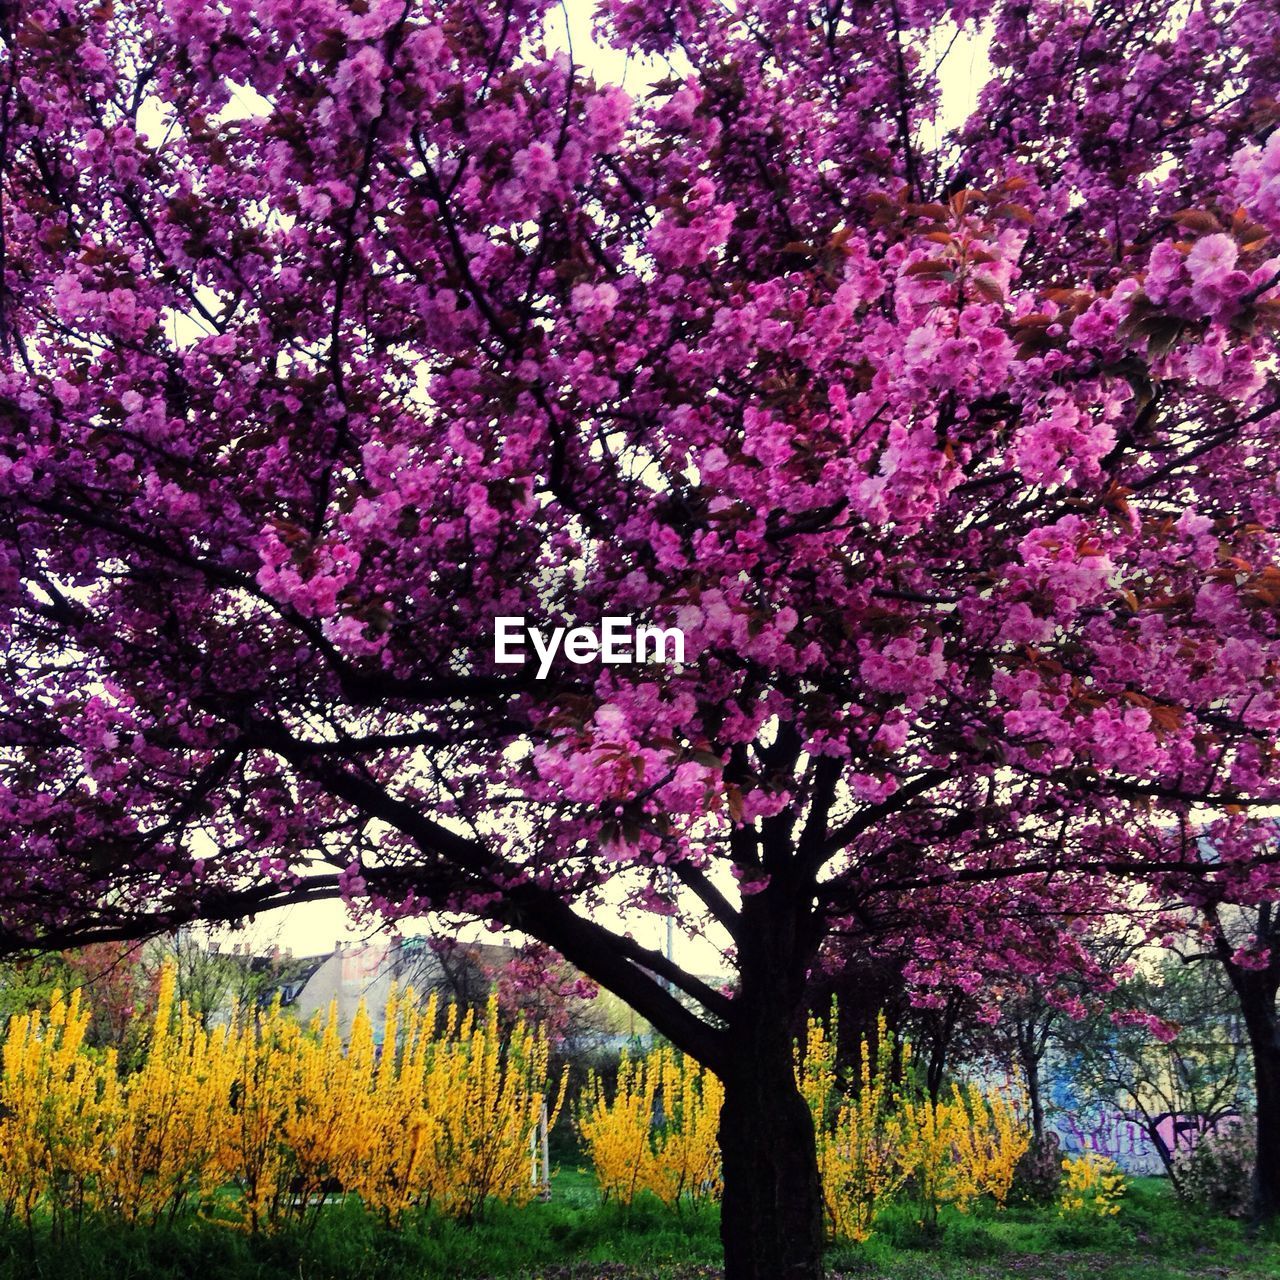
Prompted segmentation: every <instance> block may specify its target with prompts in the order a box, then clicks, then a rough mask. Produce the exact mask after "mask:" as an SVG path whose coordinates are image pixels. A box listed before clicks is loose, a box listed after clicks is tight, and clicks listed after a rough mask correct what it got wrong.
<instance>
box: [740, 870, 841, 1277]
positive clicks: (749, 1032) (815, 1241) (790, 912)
mask: <svg viewBox="0 0 1280 1280" xmlns="http://www.w3.org/2000/svg"><path fill="white" fill-rule="evenodd" d="M797 934H798V922H797V919H796V915H795V906H794V903H793V902H788V901H787V900H786V899H785V897H783V898H782V900H781V901H779V900H777V899H774V898H773V895H772V894H771V893H769V892H767V891H766V892H765V893H762V894H759V895H758V896H756V897H754V898H749V899H748V900H747V902H746V903H744V905H743V929H742V935H741V942H740V946H739V951H738V965H739V968H738V973H739V983H740V985H739V989H738V996H737V999H736V1000H735V1001H734V1010H733V1014H732V1016H731V1018H730V1020H729V1023H728V1026H727V1027H726V1041H725V1056H724V1060H723V1064H722V1067H723V1069H722V1071H721V1079H722V1081H723V1083H724V1105H723V1107H722V1108H721V1111H720V1135H719V1136H720V1155H721V1160H722V1165H723V1169H724V1199H723V1203H722V1206H721V1214H720V1235H721V1239H722V1240H723V1241H724V1263H725V1280H820V1277H821V1276H822V1238H823V1233H822V1212H823V1211H822V1187H821V1183H820V1181H819V1178H818V1156H817V1147H816V1143H815V1139H814V1131H813V1119H812V1117H811V1116H810V1114H809V1107H808V1105H807V1103H806V1102H805V1100H804V1098H803V1097H801V1095H800V1091H799V1088H798V1087H797V1085H796V1076H795V1048H794V1036H795V1034H796V1032H797V1031H798V1027H797V1026H796V1025H795V1024H796V1022H797V1021H798V1020H799V1018H800V1017H801V1015H802V1013H803V1009H804V991H805V977H806V957H805V956H804V955H803V950H802V945H801V944H800V943H798V941H797Z"/></svg>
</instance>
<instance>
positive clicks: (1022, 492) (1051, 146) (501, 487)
mask: <svg viewBox="0 0 1280 1280" xmlns="http://www.w3.org/2000/svg"><path fill="white" fill-rule="evenodd" d="M1139 11H1140V12H1139ZM552 12H553V10H552V8H551V6H549V5H547V4H545V3H541V2H539V0H448V2H445V3H441V4H432V5H419V4H417V3H415V2H414V0H288V3H279V2H278V0H258V2H253V0H227V2H226V3H214V0H106V2H105V3H89V2H87V0H31V2H30V3H27V4H24V5H20V6H14V5H11V6H8V7H7V8H5V9H4V10H3V16H0V28H2V34H3V45H2V46H0V48H2V51H3V52H2V57H3V61H2V62H0V169H2V170H3V174H4V178H3V194H4V211H3V243H2V245H0V257H2V266H0V269H2V272H3V274H2V276H0V343H2V356H0V615H2V617H3V625H4V627H5V630H6V634H7V636H8V644H7V652H6V654H5V657H4V661H3V666H2V667H0V815H3V823H2V825H0V932H2V933H3V935H4V937H5V938H6V939H7V940H8V942H9V944H10V945H14V944H17V943H20V942H22V941H24V940H29V939H33V938H41V937H43V938H50V939H57V938H59V937H66V936H71V935H73V934H75V933H76V932H77V931H79V932H81V933H87V934H88V935H89V936H111V935H112V933H113V932H124V931H127V930H129V929H132V928H137V927H139V921H143V920H149V921H155V922H160V923H163V922H166V921H176V920H180V919H184V918H187V917H190V916H193V915H204V916H206V917H210V918H226V917H229V916H235V915H236V914H238V913H242V912H244V911H246V910H252V909H254V908H255V907H260V906H264V905H270V904H272V903H280V902H288V901H297V900H302V899H305V898H307V897H312V896H317V895H319V894H322V893H328V894H333V893H341V894H343V895H345V896H346V897H348V898H349V899H351V900H353V901H354V902H356V903H359V904H364V905H366V906H369V907H371V908H372V909H375V910H377V911H381V912H384V913H386V914H387V915H389V916H393V917H394V916H397V915H406V914H413V913H416V912H421V911H423V910H425V909H427V908H429V907H450V908H455V909H459V910H465V911H469V912H473V913H478V914H480V915H484V916H488V917H490V918H492V919H494V920H497V921H500V922H503V923H507V924H513V925H517V926H519V927H522V928H524V929H525V930H526V931H528V932H530V933H533V934H534V935H536V936H537V937H539V938H540V939H542V940H543V941H545V942H548V943H551V944H552V945H555V946H557V947H558V948H560V949H561V950H562V951H564V952H565V953H566V954H567V955H568V956H569V957H570V958H571V959H573V960H575V961H576V962H577V963H579V964H580V965H581V967H583V968H584V969H586V970H587V972H589V973H590V974H591V976H592V977H594V978H596V979H598V980H600V981H601V982H603V983H605V984H606V985H609V986H611V987H612V988H613V989H614V990H617V991H619V992H620V993H622V994H624V995H625V996H627V997H628V998H629V999H631V1000H632V1001H633V1002H634V1003H636V1004H637V1005H638V1006H639V1007H640V1008H641V1009H642V1011H644V1012H646V1013H648V1014H649V1015H650V1016H652V1017H655V1018H659V1019H663V1020H664V1021H663V1025H664V1029H666V1030H668V1033H669V1034H671V1035H672V1037H673V1038H675V1039H676V1040H677V1041H678V1042H679V1043H682V1044H683V1045H685V1046H686V1047H689V1048H691V1049H693V1051H695V1052H696V1053H699V1054H700V1055H701V1056H702V1057H703V1059H704V1061H705V1060H709V1059H714V1057H715V1055H716V1052H717V1050H716V1043H717V1042H716V1040H715V1027H716V1025H717V1021H716V1020H717V1019H719V1018H723V1017H730V1016H731V1010H732V1003H733V1002H732V1000H731V999H730V998H728V997H726V996H725V995H724V994H723V993H721V992H718V991H715V990H711V989H709V988H707V987H705V986H704V985H703V984H701V983H699V982H698V981H697V980H696V979H695V978H693V977H691V976H690V975H687V974H684V973H683V972H682V971H681V970H680V969H678V968H677V967H675V966H672V965H667V964H665V963H664V962H663V961H662V959H661V957H659V956H656V955H654V954H652V953H650V952H648V951H646V950H645V949H644V948H641V947H640V946H638V945H637V944H636V943H634V942H632V941H630V940H629V939H627V938H625V937H622V936H618V935H613V934H610V933H609V932H608V931H607V930H606V929H605V928H604V927H603V926H602V925H601V924H600V923H599V922H598V921H596V920H593V919H592V915H591V912H592V908H593V907H594V906H595V905H596V904H597V903H599V902H600V901H603V900H605V899H606V898H610V897H611V898H613V899H614V900H617V899H618V898H619V897H623V896H625V897H626V898H627V899H628V900H629V901H631V902H633V903H637V904H639V905H641V906H644V907H646V908H649V909H652V910H656V911H671V910H675V909H676V905H675V892H676V890H675V886H677V885H678V886H679V894H680V909H681V910H684V911H690V912H691V913H692V914H693V915H694V916H697V917H701V918H706V919H714V920H716V921H718V922H719V924H720V925H721V926H723V927H724V928H725V929H726V930H727V932H728V934H729V935H730V936H731V937H732V938H733V939H734V941H735V942H736V943H737V944H738V946H739V947H741V946H742V945H743V943H744V936H743V934H744V930H743V928H742V920H743V914H742V913H743V912H749V911H750V910H751V904H752V903H753V902H756V901H759V902H762V903H765V904H770V903H772V904H775V905H776V904H780V903H786V904H789V908H788V910H789V912H790V914H788V916H787V919H788V924H787V927H786V929H785V930H783V931H782V932H781V933H779V935H778V937H779V939H780V940H779V941H778V946H779V947H780V948H782V949H783V950H785V951H786V956H787V962H788V964H789V965H791V966H792V967H799V968H801V969H802V968H803V967H804V965H805V964H807V963H808V962H809V959H810V958H811V957H812V955H813V954H814V952H815V951H816V949H817V947H818V945H819V944H820V941H821V939H822V937H823V936H824V935H825V934H826V933H827V932H828V931H829V930H831V929H833V928H854V929H857V928H863V927H868V926H869V924H871V923H874V921H875V920H876V919H877V918H878V912H880V911H881V910H882V908H883V907H884V905H885V903H886V902H888V901H890V899H892V901H893V902H895V903H899V904H900V903H901V901H902V894H903V893H904V892H910V893H913V894H915V895H917V897H918V900H919V901H921V902H924V901H929V902H932V903H934V904H935V905H937V904H945V903H951V904H952V905H951V906H950V907H948V908H947V910H954V911H955V912H959V913H966V912H972V911H975V910H976V909H977V908H978V907H980V906H981V903H982V899H981V897H980V894H981V893H982V892H983V890H982V887H981V886H982V885H983V884H984V883H987V882H997V883H998V882H999V881H1001V880H1006V879H1008V878H1010V877H1014V876H1015V874H1016V876H1017V878H1016V879H1015V880H1014V881H1013V883H1014V884H1016V886H1017V890H1018V893H1017V896H1018V898H1019V899H1020V900H1022V901H1026V902H1029V903H1035V902H1037V901H1039V900H1041V899H1043V898H1047V897H1052V898H1053V900H1054V901H1055V902H1057V903H1058V904H1059V905H1061V903H1062V902H1063V901H1064V900H1066V901H1068V902H1069V901H1070V898H1071V895H1072V894H1073V893H1076V892H1077V891H1078V892H1080V893H1082V894H1083V893H1089V894H1092V893H1094V892H1095V891H1094V890H1092V889H1086V888H1085V887H1084V885H1083V881H1082V879H1081V876H1082V874H1083V873H1084V872H1086V871H1088V872H1097V871H1098V870H1101V869H1106V868H1108V867H1110V868H1112V869H1126V868H1127V869H1129V870H1133V869H1134V868H1139V869H1140V867H1141V864H1142V861H1143V858H1144V857H1145V856H1146V855H1145V854H1144V853H1143V852H1142V850H1140V849H1130V848H1128V845H1127V836H1126V825H1125V823H1126V815H1127V813H1129V812H1130V811H1131V810H1132V809H1135V808H1138V809H1142V808H1146V807H1149V806H1150V805H1152V804H1159V805H1162V806H1168V807H1169V808H1171V809H1173V810H1184V811H1185V810H1186V809H1187V808H1188V807H1189V806H1190V805H1192V804H1194V803H1196V802H1202V801H1207V802H1210V803H1213V804H1224V805H1225V804H1234V805H1250V804H1254V803H1261V802H1267V801H1271V800H1274V799H1276V798H1277V796H1278V795H1280V765H1278V763H1277V759H1276V752H1275V749H1274V743H1275V738H1276V732H1277V729H1278V728H1280V701H1278V700H1277V692H1276V683H1275V674H1276V670H1277V666H1276V664H1277V660H1278V659H1280V640H1278V638H1277V631H1276V607H1277V604H1278V603H1280V568H1278V567H1277V565H1276V563H1275V550H1276V530H1277V525H1278V523H1280V489H1278V485H1277V481H1278V476H1277V460H1278V459H1280V450H1278V449H1277V444H1278V443H1280V442H1278V441H1277V435H1278V434H1280V394H1278V392H1280V388H1278V387H1277V381H1276V372H1275V354H1276V352H1275V347H1276V341H1275V328H1276V321H1277V318H1278V316H1280V289H1277V285H1278V284H1280V257H1277V256H1274V255H1275V254H1276V252H1277V246H1278V245H1280V132H1273V129H1274V126H1275V124H1276V122H1277V121H1278V120H1280V108H1278V107H1277V105H1276V98H1277V96H1280V46H1278V44H1277V30H1276V27H1275V23H1274V6H1273V5H1272V4H1271V3H1270V2H1269V0H1229V2H1227V0H1224V2H1221V3H1218V2H1206V3H1196V4H1194V5H1190V6H1187V5H1184V4H1182V3H1173V2H1172V0H1168V2H1162V0H1149V2H1147V3H1142V4H1140V5H1137V6H1134V5H1132V4H1118V3H1109V2H1108V0H1094V3H1091V4H1087V5H1086V4H1083V3H1080V4H1076V3H1063V2H1062V0H1042V2H1041V0H1009V2H1008V3H1003V4H1002V3H997V2H996V0H959V2H957V3H951V4H946V3H943V2H942V0H861V2H859V3H853V4H845V5H843V6H842V5H840V4H825V5H813V6H807V5H803V4H798V3H790V2H786V0H756V2H753V3H749V4H743V5H740V6H732V5H725V6H703V5H690V4H686V3H684V2H683V0H664V2H663V3H661V4H656V3H652V2H651V0H605V2H604V3H602V4H601V6H600V8H599V9H598V12H597V24H598V32H599V38H600V39H601V40H602V41H603V42H605V43H607V44H609V45H612V46H613V47H615V48H616V49H619V50H623V51H630V52H631V53H633V54H635V55H637V56H638V55H640V54H644V55H648V56H649V58H650V59H651V63H650V65H652V64H653V63H652V60H654V59H656V60H657V61H658V62H661V61H662V60H663V59H665V60H666V62H667V64H668V71H669V74H667V75H666V78H661V79H655V81H654V82H653V83H652V84H651V85H646V86H644V87H642V88H639V89H635V90H634V92H633V93H631V94H629V93H627V92H624V91H623V90H622V89H621V88H619V87H617V86H615V85H611V84H606V83H596V82H595V81H594V80H593V79H592V78H591V77H590V76H589V75H587V74H586V73H585V72H584V71H583V69H582V68H581V67H580V66H577V65H575V64H574V63H573V62H572V61H571V59H570V57H569V56H568V55H567V54H565V53H563V52H556V51H554V50H553V49H549V48H548V46H547V41H546V39H545V31H546V29H547V23H548V15H549V14H550V13H552ZM957 32H959V44H958V45H957V46H956V47H960V48H964V47H966V43H967V47H969V48H970V50H971V51H972V49H973V47H974V41H975V40H977V42H978V45H979V46H981V45H982V42H983V41H985V40H988V39H989V61H990V68H991V74H990V78H989V81H988V83H987V84H986V86H985V87H984V88H983V89H982V90H981V94H980V97H979V100H978V105H977V109H976V110H975V111H974V113H973V115H972V117H971V118H970V120H969V121H968V122H967V123H965V124H962V125H961V126H960V127H958V128H954V129H948V128H946V127H945V125H946V121H945V120H943V119H942V118H941V117H940V109H941V108H940V104H941V101H942V97H943V95H942V89H941V85H942V81H943V79H944V78H945V76H946V75H948V74H951V73H950V72H949V71H948V63H947V62H946V57H945V55H946V53H947V52H948V51H949V50H950V49H951V48H952V47H953V39H952V38H953V37H954V36H956V34H957ZM940 68H941V71H940ZM606 614H609V615H627V616H634V617H635V618H636V619H643V620H646V621H650V622H653V623H656V624H660V625H663V626H679V627H681V628H683V629H684V633H685V637H686V643H687V647H688V660H687V661H686V662H685V664H684V665H683V666H679V667H676V666H666V667H659V666H652V665H648V666H638V665H629V666H604V665H593V666H577V665H573V664H569V663H565V662H563V661H562V662H559V663H557V664H556V666H555V668H554V670H553V671H552V673H551V675H550V677H549V678H548V679H547V680H545V681H539V680H537V679H536V678H534V675H533V674H532V673H531V671H530V669H529V668H528V667H522V668H512V667H505V666H499V665H497V664H495V662H494V660H493V648H492V637H493V631H494V620H495V618H497V617H499V616H518V615H523V616H524V617H526V618H527V619H529V620H530V621H531V622H533V623H536V624H538V625H546V626H550V625H555V624H558V623H564V622H566V621H577V622H588V623H590V622H594V621H595V620H597V619H599V618H601V617H602V616H604V615H606ZM726 867H727V868H729V869H730V870H731V871H732V873H733V876H734V877H736V883H734V881H733V880H731V879H730V878H729V876H728V874H727V873H723V871H724V868H726ZM1071 867H1075V870H1074V871H1072V870H1070V868H1071ZM1055 869H1058V871H1059V872H1060V873H1059V874H1055ZM1248 874H1249V875H1251V876H1254V877H1255V878H1261V877H1266V876H1269V875H1270V871H1269V863H1268V861H1267V860H1266V859H1265V858H1258V859H1255V860H1253V861H1252V862H1251V863H1250V868H1249V871H1248ZM962 890H963V893H962V892H961V891H962ZM991 892H992V893H996V892H998V893H999V895H1001V896H1000V897H999V898H998V901H999V902H1000V903H1005V902H1007V900H1008V899H1007V894H1008V892H1009V891H1008V889H1007V887H1004V886H1001V887H1000V888H999V890H998V891H997V890H995V889H993V890H991ZM939 895H941V896H939ZM1090 900H1092V899H1090ZM937 909H938V912H939V917H938V918H940V919H941V918H942V917H944V916H945V914H946V912H944V911H943V910H942V906H941V905H938V907H937ZM770 918H771V919H774V920H777V919H779V918H780V917H778V916H777V915H774V916H771V917H770ZM988 918H989V919H990V921H991V925H990V929H989V931H987V932H988V934H989V939H990V944H991V949H992V951H993V952H994V951H1001V952H1004V953H1006V955H1007V958H1008V959H1009V963H1011V964H1012V963H1016V960H1015V959H1014V958H1015V957H1016V956H1017V954H1018V953H1019V933H1018V931H1019V929H1020V928H1021V927H1022V926H1021V925H1020V923H1019V916H1018V914H1017V913H1016V912H1011V911H1008V910H1006V909H1005V908H1004V907H1003V906H1002V907H1001V908H1000V909H999V910H998V911H992V912H990V913H988ZM938 927H939V928H941V927H943V926H942V925H941V924H940V925H939V926H938ZM783 934H785V937H783ZM654 973H657V974H658V975H659V976H660V977H661V978H663V979H664V981H665V982H669V983H674V984H675V985H676V986H678V987H681V988H683V990H684V992H685V994H686V995H688V996H690V997H693V998H694V999H696V1000H697V1001H700V1002H701V1008H700V1009H699V1010H693V1011H690V1010H681V1009H680V1008H679V1006H678V1005H677V1003H676V1001H675V1000H674V999H673V997H672V996H671V995H670V994H669V993H668V990H667V989H666V988H665V987H664V986H663V985H662V984H660V983H658V982H657V981H654V980H653V978H652V974H654ZM703 1015H708V1016H703Z"/></svg>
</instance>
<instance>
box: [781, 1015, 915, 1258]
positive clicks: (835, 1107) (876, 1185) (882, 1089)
mask: <svg viewBox="0 0 1280 1280" xmlns="http://www.w3.org/2000/svg"><path fill="white" fill-rule="evenodd" d="M876 1046H877V1047H876V1053H875V1056H874V1060H873V1056H872V1054H871V1051H870V1048H869V1047H868V1045H867V1041H866V1039H865V1037H864V1038H863V1040H862V1044H861V1056H860V1066H859V1077H858V1087H857V1089H856V1091H855V1092H853V1093H851V1094H846V1093H845V1092H843V1091H842V1090H841V1089H840V1088H839V1086H838V1081H837V1079H836V1014H835V1012H834V1011H833V1012H832V1015H831V1025H830V1028H829V1029H828V1027H827V1025H826V1024H825V1023H823V1022H822V1021H821V1020H820V1019H818V1018H810V1019H809V1023H808V1028H807V1035H806V1042H805V1052H804V1056H803V1057H802V1058H801V1059H800V1061H799V1062H798V1063H797V1066H796V1079H797V1083H798V1084H799V1086H800V1092H801V1094H802V1095H803V1096H804V1099H805V1101H806V1102H807V1103H808V1104H809V1110H810V1113H811V1114H812V1115H813V1126H814V1133H815V1137H816V1139H817V1147H818V1173H819V1176H820V1177H821V1179H822V1193H823V1201H824V1205H825V1208H826V1214H827V1225H828V1228H829V1230H830V1232H831V1234H832V1235H834V1236H836V1237H837V1238H839V1239H842V1240H865V1239H866V1238H867V1237H868V1236H869V1235H870V1234H871V1228H872V1224H873V1223H874V1222H875V1219H876V1215H877V1214H878V1213H879V1211H880V1209H881V1208H882V1207H883V1206H884V1205H885V1204H886V1203H887V1202H888V1201H889V1200H890V1199H892V1198H893V1196H894V1195H895V1194H896V1193H897V1192H898V1191H899V1190H900V1189H901V1187H902V1184H903V1182H904V1181H905V1180H906V1175H907V1170H906V1169H905V1168H904V1166H903V1164H902V1162H901V1161H900V1160H899V1159H898V1158H897V1157H898V1152H897V1150H896V1148H895V1139H894V1136H893V1133H892V1131H891V1128H890V1114H891V1109H892V1107H893V1105H894V1101H895V1093H894V1089H893V1087H892V1083H891V1073H892V1058H893V1042H892V1040H891V1039H890V1037H889V1036H888V1035H887V1034H886V1027H885V1021H884V1019H883V1018H881V1019H880V1022H879V1034H878V1036H877V1040H876ZM908 1055H909V1050H908Z"/></svg>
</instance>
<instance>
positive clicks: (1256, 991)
mask: <svg viewBox="0 0 1280 1280" xmlns="http://www.w3.org/2000/svg"><path fill="white" fill-rule="evenodd" d="M1227 974H1228V976H1229V977H1230V979H1231V985H1232V986H1233V987H1235V989H1236V995H1237V996H1238V997H1239V999H1240V1012H1241V1013H1242V1014H1243V1015H1244V1025H1245V1029H1246V1031H1247V1032H1248V1035H1249V1048H1250V1051H1251V1052H1252V1055H1253V1079H1254V1086H1255V1090H1256V1094H1257V1115H1258V1159H1257V1164H1256V1165H1255V1166H1254V1177H1253V1212H1254V1218H1255V1220H1256V1221H1258V1222H1274V1221H1275V1220H1276V1219H1277V1218H1278V1217H1280V1020H1278V1019H1277V1017H1276V981H1275V977H1274V975H1272V974H1271V973H1269V972H1267V971H1266V970H1262V971H1258V970H1250V969H1244V968H1241V967H1239V966H1237V965H1228V966H1227Z"/></svg>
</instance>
